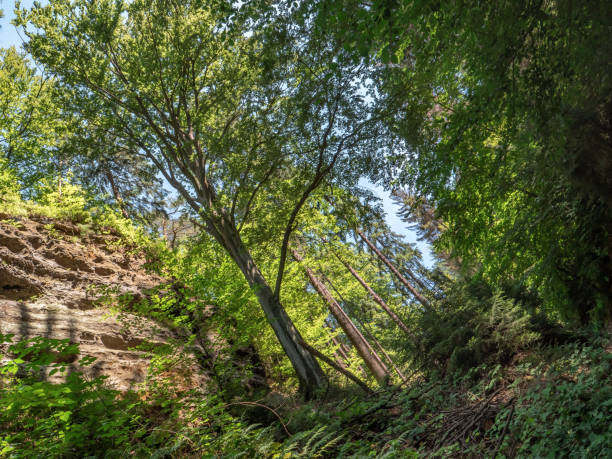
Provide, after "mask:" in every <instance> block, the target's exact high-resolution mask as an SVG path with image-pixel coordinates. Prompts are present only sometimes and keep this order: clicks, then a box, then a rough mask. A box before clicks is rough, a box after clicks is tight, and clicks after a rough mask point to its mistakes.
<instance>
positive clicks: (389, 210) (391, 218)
mask: <svg viewBox="0 0 612 459" xmlns="http://www.w3.org/2000/svg"><path fill="white" fill-rule="evenodd" d="M33 3H34V1H33V0H23V1H22V2H21V7H22V8H24V7H25V8H29V7H30V6H31V5H32V4H33ZM40 3H45V2H44V0H43V1H41V2H40ZM0 9H3V10H4V17H3V18H0V47H2V48H7V47H9V46H13V45H14V46H17V47H20V46H21V44H22V40H25V39H26V36H25V35H24V34H23V32H20V31H18V30H17V29H16V28H15V27H14V26H13V25H12V24H11V23H10V22H11V20H12V19H13V18H14V14H13V9H14V1H5V0H0ZM362 185H363V186H365V187H366V188H369V189H370V190H372V191H373V192H374V193H375V194H376V195H377V196H378V197H380V198H381V200H382V204H383V208H384V211H385V213H386V220H387V223H388V225H389V226H390V227H391V229H392V230H393V231H394V232H396V233H399V234H402V235H404V236H405V237H406V239H407V240H408V241H410V242H412V243H415V244H416V245H417V247H418V248H419V250H420V251H421V252H422V254H423V261H424V263H425V265H426V266H431V265H432V264H433V257H432V254H431V250H430V248H429V246H428V244H426V243H425V242H422V241H417V238H416V234H415V233H414V231H411V230H409V229H408V228H407V227H406V224H405V223H404V222H402V221H401V220H400V218H399V217H398V216H397V210H398V206H397V205H396V204H395V203H394V202H393V201H392V200H391V197H390V195H389V193H387V192H385V191H384V190H383V189H382V188H381V187H379V186H376V185H373V184H372V183H370V182H367V181H363V183H362Z"/></svg>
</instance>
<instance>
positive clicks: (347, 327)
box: [291, 249, 389, 382]
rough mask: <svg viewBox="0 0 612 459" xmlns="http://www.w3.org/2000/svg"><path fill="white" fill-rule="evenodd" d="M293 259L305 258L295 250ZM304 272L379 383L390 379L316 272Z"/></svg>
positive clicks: (300, 259)
mask: <svg viewBox="0 0 612 459" xmlns="http://www.w3.org/2000/svg"><path fill="white" fill-rule="evenodd" d="M291 253H292V254H293V257H294V258H295V259H296V260H297V261H302V260H303V258H302V257H301V256H300V254H298V253H297V252H296V251H295V250H294V249H292V250H291ZM304 270H305V271H306V276H308V279H309V280H310V283H311V284H312V286H313V287H314V288H315V290H316V291H317V292H318V293H319V295H320V296H321V297H322V298H323V299H324V300H325V302H326V303H327V306H328V307H329V310H330V312H331V313H332V315H333V316H334V317H335V319H336V321H337V322H338V324H339V325H340V327H341V328H342V330H343V331H344V333H345V334H346V336H347V337H348V339H349V340H350V342H351V343H352V344H353V346H355V349H357V352H358V353H359V355H360V356H361V358H362V359H363V361H364V362H365V364H366V365H367V367H368V368H369V369H370V371H371V372H372V374H373V375H374V377H375V378H376V379H377V380H378V381H379V382H384V381H386V380H387V379H388V375H389V371H388V370H387V367H386V366H385V364H384V363H383V361H382V360H381V358H380V357H379V356H378V354H377V353H376V351H375V350H374V349H373V348H372V346H371V345H370V343H368V341H367V340H366V339H365V338H364V336H363V335H362V334H361V332H360V331H359V329H358V328H357V327H355V324H354V323H353V322H352V320H351V319H350V318H349V316H348V315H347V314H346V313H345V312H344V311H343V310H342V308H341V307H340V305H339V304H338V302H337V301H336V300H335V299H334V297H333V296H332V295H331V293H329V290H327V288H326V287H325V285H323V283H322V282H321V281H320V280H319V279H318V278H317V276H316V275H315V274H314V272H313V271H312V270H311V269H310V268H309V267H307V266H304Z"/></svg>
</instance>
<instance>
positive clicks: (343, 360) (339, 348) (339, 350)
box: [323, 324, 348, 368]
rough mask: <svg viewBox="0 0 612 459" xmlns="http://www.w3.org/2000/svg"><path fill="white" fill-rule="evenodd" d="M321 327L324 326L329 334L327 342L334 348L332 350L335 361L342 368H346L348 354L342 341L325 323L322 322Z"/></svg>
mask: <svg viewBox="0 0 612 459" xmlns="http://www.w3.org/2000/svg"><path fill="white" fill-rule="evenodd" d="M323 328H325V330H327V333H328V334H329V341H328V344H329V345H330V346H334V347H335V348H336V350H335V351H334V358H335V359H336V362H338V365H340V366H341V367H342V368H347V367H348V355H347V354H346V353H345V352H344V349H343V343H342V341H340V340H339V339H338V337H337V336H334V334H333V331H332V330H331V328H330V327H329V326H328V325H327V324H323Z"/></svg>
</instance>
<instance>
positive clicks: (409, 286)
mask: <svg viewBox="0 0 612 459" xmlns="http://www.w3.org/2000/svg"><path fill="white" fill-rule="evenodd" d="M357 234H359V236H360V237H361V239H363V241H364V242H365V243H366V244H367V245H368V247H369V248H370V249H371V250H372V251H373V252H374V253H375V254H376V255H377V256H378V258H380V260H381V261H382V262H383V263H384V264H385V265H387V267H388V268H389V269H390V270H391V272H392V273H393V274H395V276H396V277H397V278H398V279H399V280H400V282H401V283H402V284H404V286H405V287H406V288H407V289H408V290H410V293H412V294H413V295H414V297H415V298H416V299H417V300H418V302H419V303H421V304H422V305H423V306H425V307H426V308H427V309H429V308H430V305H429V301H427V300H426V299H425V297H424V296H423V295H421V294H420V293H419V292H418V290H417V289H416V288H414V286H413V285H412V284H411V283H410V282H408V279H406V278H405V277H404V276H403V275H402V274H401V273H400V272H399V271H398V270H397V268H396V267H395V266H394V265H393V263H391V261H389V259H388V258H387V257H385V256H384V255H383V253H382V252H381V251H380V250H378V249H377V248H376V246H375V245H374V244H373V243H372V242H371V241H370V240H369V239H368V238H367V237H366V235H365V234H363V231H361V230H360V229H357Z"/></svg>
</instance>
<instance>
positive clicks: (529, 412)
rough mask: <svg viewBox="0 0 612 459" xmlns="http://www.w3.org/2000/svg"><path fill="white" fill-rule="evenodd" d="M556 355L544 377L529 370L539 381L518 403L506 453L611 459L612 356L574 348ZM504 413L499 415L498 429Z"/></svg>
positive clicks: (578, 347) (533, 370)
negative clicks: (605, 458)
mask: <svg viewBox="0 0 612 459" xmlns="http://www.w3.org/2000/svg"><path fill="white" fill-rule="evenodd" d="M556 353H557V354H558V355H559V357H558V359H557V360H556V361H553V363H552V365H550V367H549V368H548V370H547V371H545V372H543V374H542V373H540V372H541V371H542V369H538V368H530V369H528V373H531V374H532V375H534V376H538V377H540V378H541V379H540V381H539V382H538V383H536V384H535V385H534V386H533V388H531V389H530V390H529V391H527V392H526V393H525V394H524V395H522V396H521V397H519V398H518V400H517V404H516V409H515V412H514V417H513V418H512V420H511V422H510V424H509V429H510V432H511V434H512V437H513V438H512V439H508V440H506V444H507V445H508V449H509V450H510V451H513V452H514V454H516V456H518V457H543V456H554V457H562V456H563V457H564V456H566V455H568V454H570V455H571V456H572V457H609V456H610V455H612V424H611V423H610V419H611V418H612V384H611V381H610V374H611V370H612V354H610V353H609V352H608V351H606V350H604V349H602V348H601V347H599V346H596V347H588V346H582V345H576V344H573V345H567V346H563V347H560V348H558V349H556ZM540 375H541V376H540ZM507 415H508V413H507V412H502V413H500V415H499V416H498V420H497V430H499V427H500V425H502V424H503V422H502V421H503V419H504V418H505V417H507ZM512 443H514V445H513V444H512Z"/></svg>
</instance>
